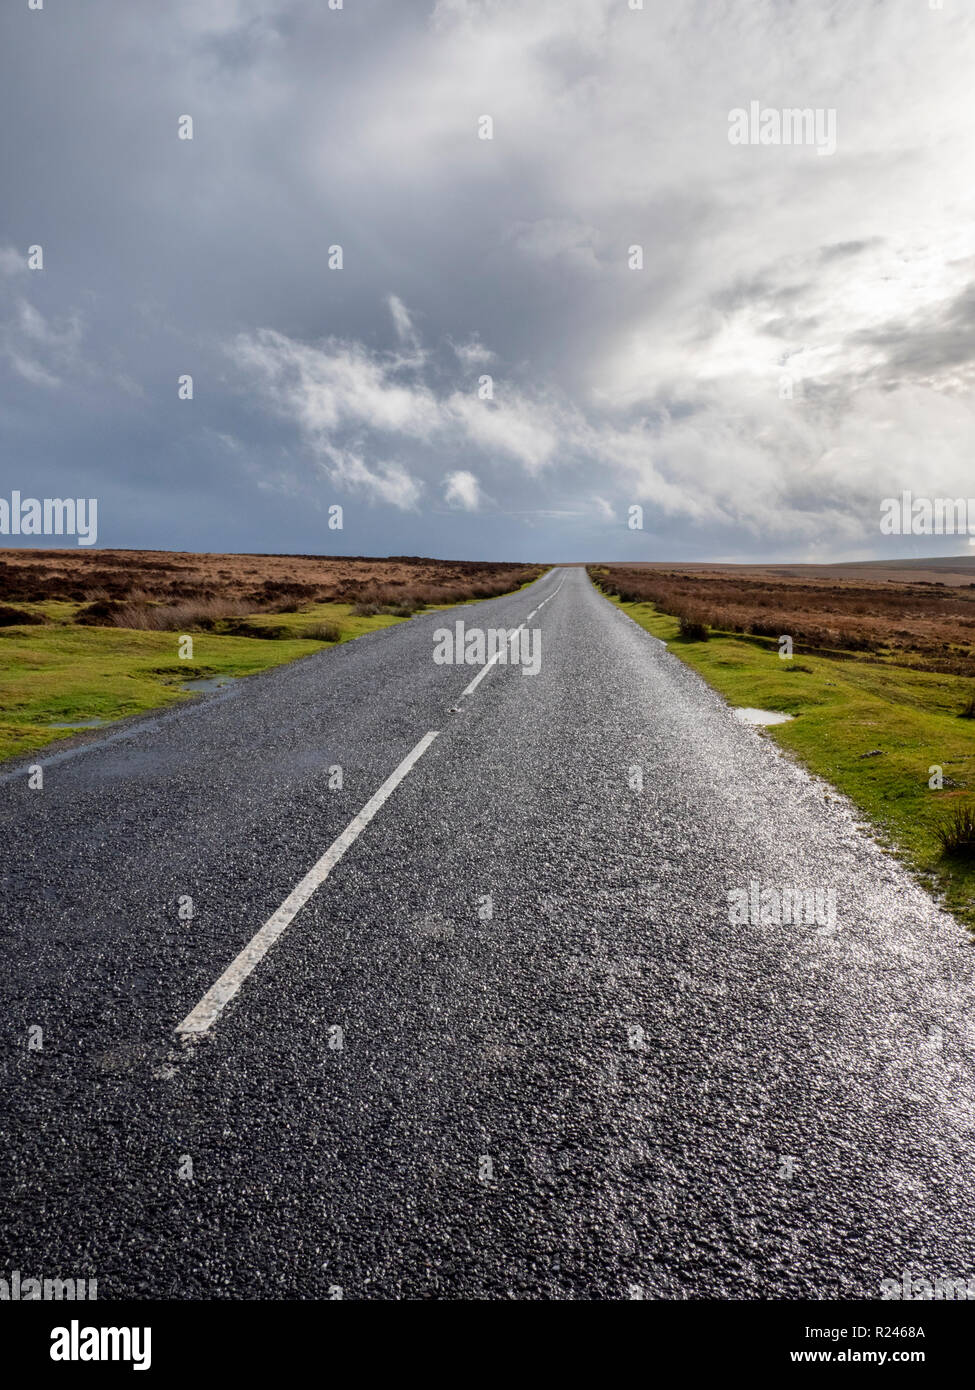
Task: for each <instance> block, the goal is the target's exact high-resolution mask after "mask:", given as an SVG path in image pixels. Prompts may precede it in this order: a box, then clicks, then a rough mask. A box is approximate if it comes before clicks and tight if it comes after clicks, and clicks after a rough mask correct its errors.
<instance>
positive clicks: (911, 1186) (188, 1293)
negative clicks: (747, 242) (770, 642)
mask: <svg viewBox="0 0 975 1390" xmlns="http://www.w3.org/2000/svg"><path fill="white" fill-rule="evenodd" d="M560 586H561V587H560ZM543 599H547V600H548V601H547V602H546V603H545V604H544V606H542V607H540V608H538V611H537V612H536V613H535V615H534V617H533V618H532V619H531V620H530V622H529V623H528V627H529V629H530V630H535V631H537V632H539V633H540V634H541V653H542V660H541V667H540V670H539V672H538V674H537V675H534V676H526V675H523V674H522V672H521V671H520V670H519V669H517V668H515V667H505V666H501V665H496V666H495V667H493V668H492V669H490V670H489V671H488V673H487V674H486V676H484V678H483V679H482V680H481V681H480V682H479V683H478V684H477V686H476V689H474V690H473V691H472V692H471V693H470V694H469V695H466V696H465V695H464V694H463V693H462V692H463V691H464V690H465V688H467V687H468V686H469V684H470V682H471V680H472V678H473V677H474V676H475V675H476V674H478V671H479V670H480V668H478V670H477V671H475V670H474V669H472V668H468V667H457V666H450V665H438V664H436V663H434V661H433V659H432V653H433V649H434V641H433V633H434V631H435V629H437V628H438V627H441V626H443V625H444V624H445V623H453V622H454V621H455V620H456V619H458V618H461V619H463V620H464V621H465V622H466V623H467V624H468V625H472V624H479V625H481V626H483V627H486V626H488V625H491V626H502V625H504V626H507V627H509V628H510V627H516V626H517V625H519V624H520V623H522V622H525V621H526V619H527V618H528V615H529V613H531V612H532V610H534V609H536V608H537V607H538V605H539V603H540V602H541V600H543ZM454 710H456V712H453V711H454ZM431 733H436V734H437V737H436V738H435V739H429V740H427V742H426V743H425V745H424V747H423V749H422V751H421V752H420V754H419V755H418V756H417V758H416V760H415V762H413V764H412V766H410V767H409V768H408V770H407V771H406V772H405V773H404V774H403V776H402V779H401V780H399V781H398V783H397V784H396V785H395V786H393V787H392V788H391V789H390V790H389V791H388V795H386V797H385V799H383V800H382V802H381V804H379V805H378V806H377V807H376V808H375V809H374V813H373V814H372V817H371V819H369V820H368V823H367V824H365V825H364V826H362V827H361V830H360V833H358V835H357V836H356V837H355V838H353V839H351V840H349V838H348V837H346V840H347V841H348V843H347V844H345V843H344V842H343V843H344V853H343V854H342V855H341V857H338V858H335V859H334V861H329V862H328V864H327V869H328V872H327V876H321V877H320V880H319V881H317V882H316V883H315V884H314V885H313V891H310V893H309V895H308V896H307V898H306V900H304V901H303V902H302V903H301V904H300V905H299V906H298V907H297V908H296V910H294V911H293V912H292V913H291V915H290V916H289V917H288V920H287V923H286V925H285V926H284V927H283V929H282V930H281V933H280V935H278V936H277V939H276V940H275V941H274V943H273V944H272V945H270V947H269V948H268V949H266V952H265V953H263V954H261V955H259V957H258V958H256V960H254V961H252V962H251V965H252V968H248V969H245V970H244V971H243V973H242V974H240V977H239V978H238V979H237V980H236V982H235V985H236V988H235V992H233V993H232V994H231V995H230V996H229V997H228V998H227V999H226V1000H225V1001H224V1003H223V1005H222V1007H221V1008H219V1009H218V1010H217V1012H216V1013H215V1015H214V1017H213V1018H212V1019H211V1020H210V1022H209V1023H208V1025H207V1026H206V1027H205V1028H203V1029H202V1030H201V1031H198V1032H196V1033H193V1032H192V1031H191V1033H190V1034H188V1035H184V1036H182V1037H181V1036H177V1029H178V1028H179V1026H180V1024H181V1022H183V1021H185V1020H186V1019H187V1018H189V1017H191V1016H192V1015H193V1011H194V1010H195V1009H197V1008H198V1006H199V1005H200V1004H201V1001H204V1000H205V999H206V998H207V996H208V992H209V991H210V990H211V989H212V987H213V986H214V984H215V982H216V981H217V980H218V979H220V978H221V976H223V975H224V973H225V972H226V971H227V970H228V967H230V966H231V963H232V962H233V961H234V960H235V959H237V958H238V957H239V955H240V953H241V952H242V951H243V950H244V949H245V948H246V947H247V945H248V943H250V942H252V941H253V940H254V938H255V934H257V933H258V932H259V931H260V929H261V928H262V926H264V924H266V923H273V922H274V921H275V920H278V921H280V919H277V918H276V916H275V914H276V913H277V912H278V910H279V909H280V908H281V906H282V904H285V903H286V902H287V901H288V900H289V895H292V893H293V890H295V888H296V885H299V884H300V883H302V881H303V880H305V879H306V875H308V874H309V871H310V870H312V869H313V866H316V865H319V866H321V864H322V857H323V856H324V855H325V854H326V851H328V849H329V847H330V846H332V845H333V844H334V842H335V841H336V839H337V837H339V836H341V835H342V833H343V832H344V831H345V830H346V828H347V827H349V826H350V823H353V822H354V821H355V818H356V817H357V816H358V815H359V813H360V812H362V810H363V808H364V807H366V806H367V805H368V804H370V801H371V799H372V798H373V797H374V795H375V794H376V793H377V792H378V791H379V789H380V788H382V787H383V786H384V785H385V784H386V783H387V779H390V777H391V776H392V774H394V773H395V772H396V770H397V769H398V768H400V767H401V765H402V764H403V762H404V760H405V759H407V758H408V756H409V755H410V754H411V751H415V750H416V749H417V747H418V745H419V744H420V743H421V741H423V740H424V739H425V738H426V736H427V735H429V734H431ZM42 761H43V763H44V767H45V776H44V788H43V790H42V791H33V790H30V789H29V787H28V785H27V778H26V774H25V772H24V771H23V769H22V768H19V767H17V768H13V769H6V770H5V771H6V772H7V774H8V775H7V776H6V778H5V780H3V781H2V783H0V844H2V847H3V878H4V889H3V891H4V912H3V914H2V924H0V932H2V942H3V981H2V991H3V999H4V1007H3V1020H4V1022H3V1027H4V1033H5V1047H4V1050H3V1064H2V1066H3V1073H2V1082H0V1084H2V1097H0V1100H2V1115H3V1120H2V1128H3V1136H2V1146H0V1150H2V1151H0V1211H2V1215H0V1273H4V1272H5V1270H13V1269H19V1270H20V1271H21V1272H22V1274H23V1275H24V1276H27V1275H33V1276H37V1277H42V1276H45V1275H46V1276H48V1277H50V1276H60V1277H72V1276H73V1277H83V1276H95V1277H97V1279H98V1292H99V1297H100V1298H109V1297H113V1296H115V1297H127V1296H135V1297H172V1298H327V1297H330V1296H332V1297H335V1296H338V1291H339V1290H341V1294H342V1296H343V1297H345V1298H350V1299H361V1298H367V1299H368V1298H372V1299H395V1298H409V1299H414V1298H416V1299H457V1298H488V1299H627V1298H632V1297H641V1296H642V1297H644V1298H698V1297H708V1296H719V1297H732V1298H762V1299H788V1298H794V1297H801V1296H806V1297H813V1298H832V1297H852V1298H874V1297H878V1296H879V1294H880V1292H881V1288H880V1281H881V1280H882V1279H884V1278H893V1279H896V1280H898V1281H899V1280H900V1279H901V1276H902V1272H903V1271H905V1270H908V1271H913V1272H914V1273H915V1274H917V1275H927V1276H928V1277H931V1278H933V1277H934V1276H941V1277H967V1276H969V1275H971V1274H975V1219H973V1217H975V1202H973V1199H972V1157H973V1140H975V1133H973V1131H975V1075H973V1062H972V1059H973V1057H975V1011H973V1007H972V983H973V981H972V977H973V956H972V952H971V949H970V947H969V945H968V938H967V935H966V933H965V932H964V931H963V930H962V928H961V927H959V926H958V925H957V924H955V923H954V922H953V921H952V920H951V919H950V918H947V917H945V916H944V915H942V914H941V913H939V912H938V910H937V909H936V908H935V907H934V905H933V903H932V902H931V900H930V899H929V898H928V897H927V896H926V895H925V894H924V893H923V892H922V891H921V890H920V889H919V888H917V887H916V886H915V885H914V884H913V883H912V882H911V880H910V879H909V878H908V877H907V875H906V874H905V873H904V872H903V871H902V870H900V869H899V868H898V867H897V866H896V864H895V863H893V861H892V860H890V859H889V858H888V857H886V856H885V855H884V854H883V853H882V852H881V851H880V850H879V849H878V848H877V847H876V846H875V845H874V844H873V843H872V842H871V841H870V840H869V839H868V838H867V837H866V836H865V835H864V834H863V833H861V831H860V830H859V829H858V828H857V826H856V823H855V821H854V819H853V817H852V816H851V814H850V813H849V810H848V809H847V808H846V807H845V806H844V804H843V803H842V802H841V801H840V800H839V799H838V798H837V797H835V796H828V795H827V792H826V789H825V788H824V787H823V785H822V784H821V783H817V782H815V781H814V780H813V779H811V778H809V777H808V776H806V775H805V774H804V773H803V772H801V771H800V770H799V769H798V768H796V767H795V766H793V765H792V764H791V763H790V762H788V761H787V760H786V759H785V758H784V757H782V756H781V755H780V754H779V753H778V752H777V751H776V750H775V748H774V746H773V745H772V744H771V743H770V741H769V740H768V739H767V738H766V737H765V736H763V735H762V734H760V733H758V732H756V731H754V730H751V729H748V728H745V727H742V726H741V725H739V724H738V723H737V722H736V721H735V720H734V719H733V718H732V716H731V714H730V712H729V711H728V709H727V707H726V706H725V705H724V704H723V702H722V701H721V700H720V699H719V698H718V697H717V696H716V695H715V694H714V693H713V692H711V691H710V690H708V689H707V688H706V687H705V686H704V685H703V684H702V683H701V682H700V681H699V680H698V679H697V677H696V676H694V675H693V673H691V672H690V671H688V670H687V669H686V668H685V667H683V666H682V665H681V664H680V663H679V662H678V661H677V660H676V659H675V658H674V657H672V656H671V655H670V654H668V653H667V652H666V650H665V648H664V647H663V646H662V645H661V644H660V643H658V642H656V641H655V640H654V639H653V638H652V637H650V636H649V635H648V634H646V633H645V632H643V631H641V630H640V629H639V628H637V627H636V626H635V625H634V624H633V623H632V622H630V620H629V619H628V618H627V617H626V616H625V615H623V614H622V613H620V612H618V611H616V610H614V609H613V608H612V607H611V606H610V605H608V604H607V603H606V601H605V600H604V599H602V598H601V597H600V596H599V595H598V594H597V593H596V591H595V590H594V589H593V588H592V586H591V585H590V584H589V582H588V580H587V578H586V576H585V574H584V572H583V571H582V570H578V569H563V570H557V571H554V572H552V573H551V574H549V575H546V576H545V577H544V578H543V579H542V580H540V581H539V582H538V584H536V585H535V586H533V587H532V588H530V589H527V590H525V591H523V592H521V593H518V594H514V595H509V596H507V597H505V598H502V599H496V600H492V601H491V602H489V603H484V604H478V605H473V606H469V607H466V608H463V609H459V610H456V611H455V612H451V613H450V614H447V615H444V614H433V615H428V616H424V617H420V618H417V619H414V620H413V621H411V622H410V623H406V624H402V625H400V626H398V627H396V628H395V629H392V630H390V631H388V632H384V633H377V634H375V635H372V636H369V637H366V638H362V639H359V640H358V641H356V642H353V643H349V644H347V645H345V646H343V647H340V648H336V649H334V650H332V651H327V652H322V653H321V654H319V655H317V656H315V657H312V658H309V659H307V660H305V661H302V662H299V663H297V664H295V665H293V666H290V667H287V668H283V669H279V670H276V671H271V672H267V673H265V674H263V675H260V676H257V677H253V678H251V679H249V680H247V681H244V682H241V683H239V684H237V685H236V686H234V687H232V688H230V689H229V690H228V691H226V692H222V693H221V694H219V695H217V696H214V697H212V698H210V699H209V700H208V701H207V702H205V703H203V704H200V705H197V706H194V707H192V708H190V707H187V708H182V709H179V710H176V711H172V712H167V713H166V714H164V715H162V716H159V717H157V718H154V719H148V720H144V721H141V722H139V723H138V724H135V725H128V726H126V727H125V728H123V729H121V730H119V731H116V732H114V733H107V732H106V733H102V734H100V735H95V736H93V737H91V738H90V739H89V740H88V741H87V742H86V743H85V744H84V746H83V747H80V748H74V749H68V750H62V751H60V752H58V753H53V754H49V755H48V756H47V757H46V758H43V759H42ZM337 767H340V768H341V769H342V775H341V781H342V785H341V788H338V787H337V786H335V785H334V783H335V782H336V777H335V774H334V769H335V768H337ZM330 770H332V771H330ZM641 787H642V789H641ZM793 889H796V890H801V891H802V892H804V893H811V894H813V897H812V899H811V901H812V902H813V903H815V904H818V906H819V908H820V909H822V910H819V911H817V913H816V914H815V915H816V916H818V919H819V920H813V921H809V922H807V921H802V922H799V923H794V922H785V923H781V922H778V921H775V920H766V921H762V920H761V913H759V915H758V918H757V919H756V920H748V919H750V918H755V913H754V911H753V907H754V903H755V899H756V897H757V899H758V904H759V906H761V905H762V904H763V903H764V904H765V907H766V911H765V916H766V917H768V916H770V915H771V916H773V917H775V916H778V915H781V914H780V913H776V912H775V909H774V904H775V903H776V902H778V901H779V900H780V899H781V895H782V893H783V891H784V890H793ZM763 894H764V895H765V896H764V897H763V896H762V895H763ZM817 894H818V897H817V896H816V895H817ZM729 895H731V898H730V899H729ZM729 900H730V901H732V902H734V903H736V904H737V907H736V908H735V909H734V910H729ZM770 904H771V906H770ZM834 909H835V910H834ZM190 911H191V912H192V916H188V913H189V912H190ZM286 915H287V914H286ZM732 918H733V919H734V920H730V919H732ZM245 964H246V962H245ZM38 1030H41V1031H40V1032H38ZM38 1042H40V1043H41V1044H42V1045H41V1046H37V1044H38ZM29 1044H33V1045H29Z"/></svg>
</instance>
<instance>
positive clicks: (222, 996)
mask: <svg viewBox="0 0 975 1390" xmlns="http://www.w3.org/2000/svg"><path fill="white" fill-rule="evenodd" d="M438 733H439V730H436V731H434V732H432V733H429V734H424V735H423V737H422V738H421V739H420V742H419V743H418V744H417V745H416V747H415V748H414V749H413V750H412V752H410V753H408V754H407V755H406V757H405V758H404V759H403V761H402V762H401V763H400V765H399V767H397V768H396V770H395V772H392V773H391V774H390V775H389V777H387V778H386V780H385V782H384V783H383V784H382V786H381V787H380V788H379V790H378V791H377V792H376V794H375V795H374V796H373V797H372V798H371V799H370V800H369V801H367V802H366V804H365V806H363V808H362V810H361V811H360V812H359V814H358V815H357V816H356V817H355V819H354V820H352V821H350V822H349V824H348V825H347V826H346V828H345V829H344V830H343V831H342V833H341V835H339V837H338V839H336V840H334V841H333V842H332V844H331V845H330V846H329V847H328V849H327V850H326V851H325V853H324V854H323V855H322V857H321V859H319V860H318V862H317V863H316V864H313V865H312V867H311V868H310V869H309V870H308V872H307V873H306V874H305V876H304V878H303V879H302V880H301V882H300V883H299V884H298V885H297V886H296V887H295V888H293V889H292V890H291V892H290V893H289V894H288V896H287V897H286V898H285V900H284V902H283V903H282V904H281V906H280V907H279V908H278V909H277V911H276V912H274V913H273V914H272V915H271V916H270V917H269V918H268V919H267V921H266V922H265V923H264V925H263V927H261V929H260V931H258V932H257V933H255V935H254V936H253V937H252V938H251V940H250V941H249V942H248V944H247V945H246V946H245V947H244V949H243V950H242V951H241V952H240V954H239V955H238V956H236V957H235V959H234V960H233V961H231V963H230V965H228V966H227V969H226V970H225V971H224V972H223V974H222V975H221V976H220V978H219V980H217V982H216V984H214V985H212V986H211V987H210V989H208V990H207V992H206V994H205V995H204V996H203V998H202V999H201V1000H200V1002H199V1004H197V1006H196V1008H195V1009H193V1010H192V1012H191V1013H188V1014H187V1015H186V1017H185V1018H184V1019H183V1022H182V1023H181V1024H180V1025H179V1027H178V1028H177V1029H176V1033H177V1036H180V1037H197V1036H199V1034H201V1033H205V1032H206V1031H207V1029H209V1028H210V1027H211V1025H212V1024H213V1023H215V1022H216V1020H217V1019H218V1018H219V1017H220V1014H221V1013H222V1012H223V1010H224V1008H225V1007H226V1006H227V1004H229V1002H230V1000H231V999H233V997H234V995H235V994H236V993H237V991H238V990H239V989H240V987H241V985H242V984H243V983H244V981H245V980H246V979H247V976H248V975H249V974H250V973H251V971H252V970H253V969H254V968H255V966H257V965H258V964H259V963H260V962H261V961H262V960H263V959H264V957H265V956H266V955H267V953H268V951H269V950H270V949H271V947H272V946H273V945H274V943H275V942H276V941H277V939H278V937H279V936H280V935H281V934H282V932H284V931H285V929H286V928H287V927H288V926H289V925H290V923H291V922H292V921H293V920H294V918H295V917H296V916H297V914H298V913H299V912H300V911H301V909H302V908H303V907H304V905H305V903H306V902H307V901H308V899H309V898H310V897H311V896H312V894H313V893H314V892H315V889H316V888H318V887H320V886H321V884H322V883H324V882H325V879H326V878H328V876H329V874H330V873H331V872H332V870H333V869H334V868H335V865H336V864H337V863H338V862H339V860H340V859H341V858H342V856H343V854H344V853H345V851H346V850H347V849H348V848H349V846H350V845H352V844H353V843H354V842H355V840H356V839H358V837H359V835H361V834H362V832H363V830H365V828H366V826H367V825H368V824H369V822H370V821H371V820H372V818H373V816H374V815H375V814H376V812H377V811H378V810H379V808H380V807H381V806H382V805H383V803H384V802H385V801H387V800H388V799H389V797H390V796H392V794H393V792H394V791H395V790H396V788H397V787H398V786H399V784H400V782H402V780H403V778H404V777H405V776H406V774H407V773H408V772H409V771H410V769H411V768H412V767H413V765H414V764H415V763H417V762H418V761H419V760H420V758H422V757H423V754H424V753H425V752H426V751H427V749H428V748H429V747H430V745H431V743H432V742H433V740H434V739H435V738H436V737H437V734H438Z"/></svg>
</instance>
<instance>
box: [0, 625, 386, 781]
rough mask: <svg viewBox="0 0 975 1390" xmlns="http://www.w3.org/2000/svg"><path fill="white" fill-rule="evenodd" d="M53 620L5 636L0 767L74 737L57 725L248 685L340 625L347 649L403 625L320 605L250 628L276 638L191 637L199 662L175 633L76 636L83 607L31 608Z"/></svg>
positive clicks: (104, 630) (107, 630)
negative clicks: (214, 687) (221, 682)
mask: <svg viewBox="0 0 975 1390" xmlns="http://www.w3.org/2000/svg"><path fill="white" fill-rule="evenodd" d="M19 606H20V607H21V608H24V609H33V610H35V611H43V612H45V613H46V615H47V616H48V617H49V618H50V619H52V621H51V623H50V625H49V626H45V627H26V626H20V627H4V628H0V759H2V758H10V757H15V756H18V755H20V754H23V753H30V752H33V751H34V750H35V749H38V748H43V747H44V746H45V745H46V744H49V743H52V742H54V741H55V740H57V739H62V738H69V737H71V736H72V734H73V732H74V731H73V730H70V729H52V728H51V727H50V725H51V724H52V723H77V722H79V721H80V720H83V719H104V720H106V721H108V720H113V719H123V718H125V717H126V716H127V715H133V714H143V713H145V712H146V711H147V710H153V709H160V708H162V707H163V706H165V705H171V704H176V703H178V702H179V701H181V700H189V699H192V698H193V696H192V695H191V694H189V693H187V692H185V691H182V690H180V685H181V684H182V682H183V681H187V680H196V679H198V678H199V677H209V676H250V675H253V674H254V673H255V672H257V671H264V670H267V668H268V667H270V666H280V665H281V664H282V663H284V662H287V661H294V660H295V659H296V658H298V657H302V656H308V655H310V653H312V652H317V651H321V649H322V648H323V647H325V646H329V645H335V644H334V643H326V642H321V641H317V640H314V639H312V638H309V637H307V636H304V635H302V634H303V633H305V632H309V631H312V630H314V629H315V628H316V627H317V626H318V625H319V624H320V623H322V622H330V621H334V622H337V623H338V624H339V625H340V626H341V628H342V629H343V632H342V638H341V640H342V641H349V640H350V639H352V638H354V637H358V636H360V635H361V634H362V633H364V632H374V631H375V630H376V629H377V628H383V627H389V626H391V625H392V624H394V623H397V622H403V621H406V620H405V619H401V618H393V617H389V616H387V615H385V614H383V615H379V616H377V617H373V618H357V617H353V616H352V614H351V611H350V607H349V605H348V604H343V603H331V604H326V603H319V604H315V605H313V606H310V607H309V608H308V609H307V610H303V611H302V612H301V613H300V614H299V613H286V614H285V613H283V614H275V615H271V616H268V617H264V616H255V617H254V618H253V619H249V620H248V621H251V622H253V623H254V624H255V626H258V625H260V626H265V625H266V626H267V627H268V628H269V629H273V630H274V635H273V636H269V637H268V638H267V639H263V638H259V637H230V636H226V635H222V634H220V633H209V632H202V633H199V632H197V633H193V634H192V637H193V659H192V660H183V659H181V658H180V656H179V636H180V634H178V633H175V632H142V631H137V630H135V629H133V628H119V627H77V626H74V625H73V624H72V623H71V621H70V619H71V617H72V616H73V614H74V612H76V611H77V609H78V607H79V606H80V605H78V604H70V603H53V602H46V603H37V604H30V603H24V604H20V605H19Z"/></svg>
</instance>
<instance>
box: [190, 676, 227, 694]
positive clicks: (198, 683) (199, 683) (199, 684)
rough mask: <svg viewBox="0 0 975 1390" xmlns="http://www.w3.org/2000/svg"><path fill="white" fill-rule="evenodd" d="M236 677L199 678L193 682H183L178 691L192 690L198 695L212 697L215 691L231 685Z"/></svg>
mask: <svg viewBox="0 0 975 1390" xmlns="http://www.w3.org/2000/svg"><path fill="white" fill-rule="evenodd" d="M235 680H236V676H201V677H200V678H199V679H198V680H195V681H183V682H182V684H181V685H180V687H179V688H180V690H192V691H193V692H195V693H196V694H198V695H212V694H213V692H214V691H215V690H223V688H224V686H227V685H233V683H234V681H235Z"/></svg>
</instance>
